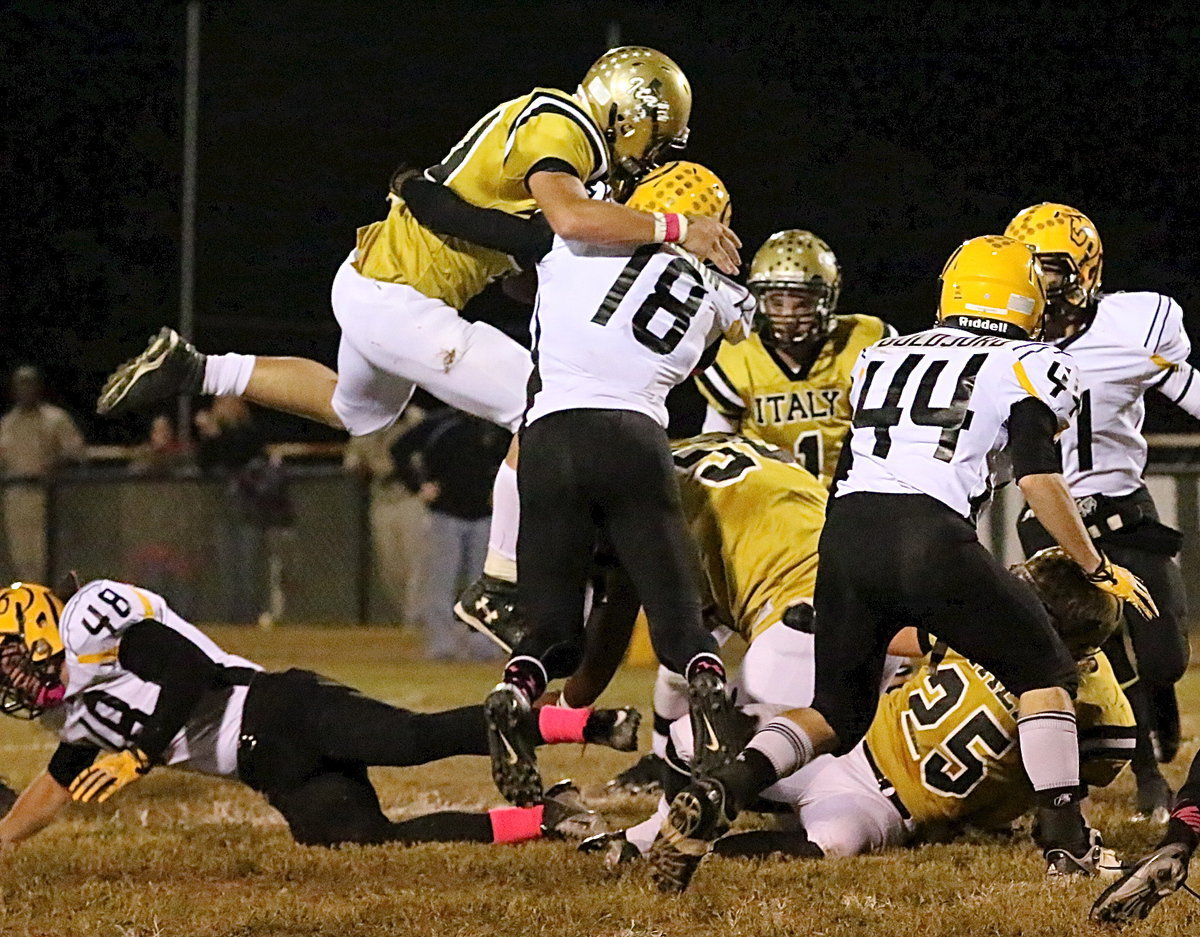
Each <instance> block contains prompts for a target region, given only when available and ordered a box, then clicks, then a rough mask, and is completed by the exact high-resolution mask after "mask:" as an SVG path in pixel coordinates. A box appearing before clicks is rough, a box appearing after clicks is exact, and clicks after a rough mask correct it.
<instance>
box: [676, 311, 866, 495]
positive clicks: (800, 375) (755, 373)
mask: <svg viewBox="0 0 1200 937" xmlns="http://www.w3.org/2000/svg"><path fill="white" fill-rule="evenodd" d="M888 334H889V330H888V327H887V325H886V324H884V322H883V321H882V320H881V319H877V318H875V317H874V316H856V315H846V316H835V317H834V323H833V330H832V332H831V333H830V336H829V339H828V340H827V341H826V342H825V344H824V345H823V346H822V347H821V350H820V352H819V353H818V354H817V357H816V359H815V360H814V361H813V363H812V366H811V367H810V368H809V369H808V370H807V372H804V371H802V370H797V369H794V368H792V367H791V366H790V365H789V364H788V362H787V361H785V360H784V359H783V358H782V357H781V356H780V355H779V354H778V353H777V352H775V351H774V350H773V349H771V348H769V347H767V346H766V345H764V344H763V341H762V339H761V338H760V337H759V336H757V335H755V336H752V337H751V338H750V339H749V340H748V341H745V342H742V343H741V344H739V345H728V344H723V345H722V346H721V348H720V350H719V351H718V352H717V357H716V361H714V363H713V364H712V366H710V367H709V368H708V369H707V370H705V371H704V372H703V374H701V375H699V376H698V378H697V382H696V383H697V386H698V387H699V389H700V392H701V394H703V395H704V397H705V399H706V400H707V401H708V403H709V405H710V406H711V407H712V408H713V409H714V410H716V411H717V412H718V413H720V414H722V415H723V416H725V417H726V418H727V419H731V420H737V421H739V431H740V432H741V433H742V434H743V435H745V436H747V437H749V438H752V439H758V440H761V441H763V442H765V443H769V444H771V445H773V446H778V447H779V448H781V449H784V450H786V451H787V452H790V453H792V455H793V456H794V457H795V459H796V461H797V462H799V463H800V464H801V465H803V466H804V467H805V468H807V469H808V470H809V471H810V472H812V473H813V474H815V475H817V476H818V477H819V478H820V480H821V483H822V484H824V485H826V486H828V485H829V483H830V482H831V481H832V480H833V473H834V470H835V468H836V467H837V460H838V455H839V454H840V453H841V449H842V440H843V439H844V438H845V435H846V430H847V429H848V428H849V426H850V420H851V416H852V413H851V407H850V395H849V391H850V382H851V372H852V370H853V368H854V363H855V362H856V361H857V360H858V355H859V353H860V352H861V351H862V350H863V349H864V348H867V347H868V346H870V345H873V344H875V342H877V341H879V340H880V339H881V338H884V337H885V336H887V335H888Z"/></svg>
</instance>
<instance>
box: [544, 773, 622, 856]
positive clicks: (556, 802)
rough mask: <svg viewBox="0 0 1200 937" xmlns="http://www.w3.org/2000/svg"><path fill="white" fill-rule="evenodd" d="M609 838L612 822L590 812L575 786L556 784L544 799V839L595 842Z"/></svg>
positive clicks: (572, 782)
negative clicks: (610, 823) (595, 840)
mask: <svg viewBox="0 0 1200 937" xmlns="http://www.w3.org/2000/svg"><path fill="white" fill-rule="evenodd" d="M607 834H608V821H606V820H605V819H604V817H603V816H601V815H600V814H599V813H597V812H596V811H595V810H592V809H590V808H589V807H588V806H587V805H586V804H585V803H584V802H583V797H582V795H581V794H580V793H579V788H578V787H576V786H575V782H574V781H572V780H570V779H569V778H568V779H565V780H562V781H559V782H558V783H557V784H552V785H551V786H550V787H549V788H547V790H546V795H545V797H544V798H543V799H542V835H543V836H545V837H547V838H548V839H582V840H585V841H586V840H588V839H594V838H595V837H597V836H605V835H607Z"/></svg>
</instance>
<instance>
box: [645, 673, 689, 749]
mask: <svg viewBox="0 0 1200 937" xmlns="http://www.w3.org/2000/svg"><path fill="white" fill-rule="evenodd" d="M687 691H688V685H687V681H686V680H684V679H683V677H681V676H680V675H679V674H677V673H675V672H674V671H672V670H668V669H667V668H666V667H664V666H663V665H662V664H659V665H658V676H657V677H656V678H655V680H654V734H653V735H652V736H651V737H650V751H652V752H654V754H656V755H658V757H659V758H665V757H666V755H667V739H668V737H669V733H670V731H671V723H672V722H674V721H675V720H676V719H682V718H683V717H684V716H686V715H687V714H688V695H687Z"/></svg>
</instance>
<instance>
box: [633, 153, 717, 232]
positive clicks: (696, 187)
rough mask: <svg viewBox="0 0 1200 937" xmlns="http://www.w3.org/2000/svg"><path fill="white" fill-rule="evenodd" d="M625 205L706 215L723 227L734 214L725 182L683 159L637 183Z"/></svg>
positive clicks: (709, 170) (701, 167) (668, 164)
mask: <svg viewBox="0 0 1200 937" xmlns="http://www.w3.org/2000/svg"><path fill="white" fill-rule="evenodd" d="M626 204H627V205H628V206H629V207H630V208H636V209H637V210H638V211H647V212H656V211H661V212H679V213H680V214H683V215H706V216H708V217H709V218H716V219H717V220H718V221H720V222H722V223H724V224H729V219H730V216H731V215H732V214H733V202H732V200H731V199H730V198H729V190H728V189H726V188H725V183H723V182H722V181H721V180H720V179H719V178H717V174H716V173H715V172H713V171H712V170H711V169H707V168H706V167H704V166H701V165H700V164H699V163H689V162H687V161H686V160H674V161H672V162H670V163H664V164H663V165H662V166H660V167H658V169H655V170H653V171H652V172H651V173H650V174H649V175H647V176H646V177H645V178H644V179H642V180H641V182H639V183H638V187H637V188H636V189H635V190H634V192H633V195H631V196H630V197H629V201H628V202H627V203H626Z"/></svg>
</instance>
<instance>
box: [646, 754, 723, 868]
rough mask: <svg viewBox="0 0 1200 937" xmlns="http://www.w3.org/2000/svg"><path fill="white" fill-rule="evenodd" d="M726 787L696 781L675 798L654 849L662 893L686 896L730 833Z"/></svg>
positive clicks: (713, 781)
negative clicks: (711, 852) (719, 841)
mask: <svg viewBox="0 0 1200 937" xmlns="http://www.w3.org/2000/svg"><path fill="white" fill-rule="evenodd" d="M727 803H728V798H727V797H726V793H725V785H724V784H722V783H721V782H720V781H718V780H717V779H716V778H696V779H695V780H694V781H692V782H691V783H690V784H689V785H688V786H687V787H685V788H684V789H683V790H681V791H680V792H679V793H678V794H676V795H675V799H674V800H672V801H671V810H670V812H669V813H668V814H667V818H666V819H665V820H663V825H662V830H661V831H660V832H659V834H658V838H657V839H655V840H654V844H653V845H652V846H651V847H650V867H651V869H652V870H653V871H652V875H653V878H654V882H655V884H656V885H658V889H659V891H665V892H682V891H684V890H685V889H686V888H687V887H688V884H689V883H690V882H691V881H692V876H693V875H695V874H696V868H697V867H698V866H699V865H700V861H701V860H702V859H703V858H704V857H705V856H706V855H708V851H709V850H710V849H711V848H712V844H713V841H714V840H716V839H717V838H719V837H720V836H721V835H723V834H724V833H725V831H726V830H728V829H729V824H730V823H731V822H732V819H733V818H732V817H730V816H729V815H728V812H727V810H728V806H727Z"/></svg>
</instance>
